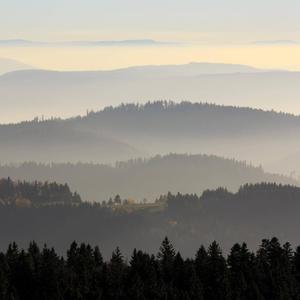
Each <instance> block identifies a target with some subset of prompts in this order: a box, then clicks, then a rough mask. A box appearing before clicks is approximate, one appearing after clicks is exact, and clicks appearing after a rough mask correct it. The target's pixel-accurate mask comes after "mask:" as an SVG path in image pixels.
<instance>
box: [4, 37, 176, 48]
mask: <svg viewBox="0 0 300 300" xmlns="http://www.w3.org/2000/svg"><path fill="white" fill-rule="evenodd" d="M171 44H174V43H171V42H160V41H155V40H151V39H134V40H102V41H101V40H100V41H97V40H96V41H65V42H41V41H30V40H24V39H10V40H0V47H37V46H39V47H58V46H60V47H105V46H159V45H171Z"/></svg>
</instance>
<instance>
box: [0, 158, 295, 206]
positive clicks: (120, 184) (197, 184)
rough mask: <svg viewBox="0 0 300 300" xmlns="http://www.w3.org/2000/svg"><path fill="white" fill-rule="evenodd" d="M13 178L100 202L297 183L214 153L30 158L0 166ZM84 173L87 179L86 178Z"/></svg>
mask: <svg viewBox="0 0 300 300" xmlns="http://www.w3.org/2000/svg"><path fill="white" fill-rule="evenodd" d="M1 176H10V177H11V178H13V179H14V180H26V181H33V180H36V179H38V180H40V181H58V182H61V183H64V182H67V183H68V184H69V185H70V187H71V189H72V190H76V191H78V193H79V194H80V195H81V197H82V199H83V200H85V201H95V202H101V201H103V200H108V199H109V198H110V197H112V198H114V197H115V196H116V195H118V194H119V195H121V196H122V197H124V198H129V199H133V200H135V201H142V200H144V199H147V200H148V202H153V201H154V200H155V199H156V198H157V197H159V196H160V195H162V194H165V193H166V192H171V193H177V192H180V193H183V194H186V193H196V194H198V195H201V194H202V192H203V191H204V190H206V189H216V188H218V187H220V186H222V187H225V188H227V189H228V190H229V191H232V192H235V191H237V190H238V189H239V187H240V186H241V185H244V184H246V183H257V182H276V183H283V184H295V185H296V184H297V183H298V182H297V181H296V180H293V179H291V178H289V177H285V176H280V175H276V174H270V173H267V172H265V171H264V170H263V169H262V167H255V166H253V165H250V164H247V163H246V162H241V161H237V160H234V159H225V158H222V157H218V156H214V155H187V154H168V155H164V156H159V155H158V156H155V157H152V158H149V159H134V160H129V161H124V162H118V163H116V164H115V165H104V164H91V163H77V164H70V163H52V164H38V163H34V162H28V163H23V164H20V165H2V166H0V177H1ZM87 178H88V180H87Z"/></svg>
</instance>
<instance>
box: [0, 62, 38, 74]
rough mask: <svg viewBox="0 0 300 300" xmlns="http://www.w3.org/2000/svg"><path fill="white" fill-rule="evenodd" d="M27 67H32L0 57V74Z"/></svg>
mask: <svg viewBox="0 0 300 300" xmlns="http://www.w3.org/2000/svg"><path fill="white" fill-rule="evenodd" d="M27 69H33V67H32V66H30V65H27V64H24V63H22V62H19V61H16V60H13V59H7V58H0V75H2V74H5V73H8V72H13V71H20V70H27Z"/></svg>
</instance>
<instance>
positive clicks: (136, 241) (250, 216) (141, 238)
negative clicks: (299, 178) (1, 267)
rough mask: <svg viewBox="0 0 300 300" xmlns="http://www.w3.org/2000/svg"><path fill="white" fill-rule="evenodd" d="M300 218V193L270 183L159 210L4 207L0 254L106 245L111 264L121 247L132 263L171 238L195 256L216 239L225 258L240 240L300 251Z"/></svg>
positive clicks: (178, 201) (180, 197) (167, 198)
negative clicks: (13, 246) (33, 244)
mask: <svg viewBox="0 0 300 300" xmlns="http://www.w3.org/2000/svg"><path fill="white" fill-rule="evenodd" d="M299 211H300V188H297V187H294V186H287V185H286V186H283V185H276V184H267V183H262V184H256V185H245V186H243V187H242V188H241V189H240V190H239V191H238V192H237V193H231V192H228V191H227V190H226V189H223V188H219V189H216V190H210V191H205V192H204V193H203V194H202V195H201V196H197V195H195V194H170V193H169V194H167V195H163V196H161V197H160V198H159V199H158V201H157V202H156V203H154V204H134V203H131V202H127V201H126V202H124V203H120V202H119V201H118V202H115V203H112V204H108V203H106V204H102V205H100V204H88V203H78V204H77V205H39V206H35V207H29V208H28V207H22V206H21V207H20V206H16V205H0V225H1V226H0V236H1V239H0V249H4V248H6V246H7V244H8V243H9V242H11V241H16V242H17V243H18V244H20V246H22V247H24V246H25V245H27V243H28V241H31V240H36V241H37V242H38V243H39V244H40V245H43V244H44V243H47V244H48V245H50V246H55V247H56V248H57V250H58V251H59V252H61V251H65V250H66V249H67V248H68V247H69V245H70V243H71V242H72V241H74V240H76V241H85V242H86V243H92V244H97V245H100V246H101V249H102V251H103V254H104V255H105V257H108V256H109V255H110V254H111V251H112V250H113V249H115V248H116V247H117V246H119V247H120V248H121V249H122V251H123V253H124V255H126V256H127V257H128V256H129V255H131V251H132V248H133V247H137V248H140V249H143V250H146V251H149V252H151V253H154V252H155V251H156V249H157V248H158V247H159V244H160V242H161V240H162V239H163V238H164V237H165V236H166V235H167V236H169V237H170V239H172V240H173V242H174V243H175V244H176V246H177V248H178V250H179V251H180V252H181V253H182V254H183V255H188V256H191V255H194V253H195V252H196V250H197V248H198V247H199V244H204V245H208V244H210V243H211V242H212V241H214V240H218V241H219V242H220V244H221V245H222V247H223V248H224V250H225V251H228V250H229V248H230V247H231V246H232V244H233V243H235V242H239V241H245V242H247V243H248V244H249V247H250V248H251V249H253V248H254V247H256V245H257V244H258V243H260V241H261V239H263V238H265V237H272V236H275V234H276V235H277V236H278V237H279V238H280V239H281V240H284V241H286V240H288V241H290V242H291V243H292V244H293V245H299V244H300V237H299V230H298V229H299V226H300V220H299Z"/></svg>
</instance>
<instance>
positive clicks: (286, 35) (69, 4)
mask: <svg viewBox="0 0 300 300" xmlns="http://www.w3.org/2000/svg"><path fill="white" fill-rule="evenodd" d="M0 20H1V26H0V40H6V39H27V40H34V41H48V42H57V41H74V40H125V39H154V40H158V41H169V42H180V43H182V44H183V45H184V46H178V47H164V48H160V49H149V48H145V47H144V48H143V47H141V48H139V49H137V48H135V49H134V50H133V49H124V47H123V48H118V47H114V48H112V49H108V48H106V49H74V48H72V49H71V48H70V47H68V48H62V47H60V49H54V48H48V49H46V48H45V47H44V48H43V49H41V48H37V47H35V48H30V49H29V48H27V49H19V48H17V47H16V48H3V47H0V57H6V58H13V59H17V60H20V61H22V62H24V63H27V64H30V65H33V66H35V67H38V68H48V69H61V70H76V69H78V70H82V69H99V68H100V69H110V68H117V67H125V66H129V65H140V64H162V63H164V62H165V63H187V62H190V61H212V62H216V61H218V62H231V63H245V64H251V65H254V66H259V67H270V68H288V69H297V70H298V69H300V59H299V58H298V56H299V55H297V53H299V50H300V1H299V0H284V1H283V0H251V1H249V0H248V1H241V0H226V1H225V0H151V1H150V0H26V1H24V0H0ZM278 40H280V41H281V40H284V41H286V40H288V41H295V42H298V43H299V44H297V43H296V44H290V45H287V44H284V43H283V44H281V43H279V44H278V43H273V41H278ZM258 41H259V42H261V41H263V42H268V44H267V45H266V44H265V43H260V44H259V45H257V44H255V43H256V42H258ZM108 58H109V59H108ZM93 61H94V62H93Z"/></svg>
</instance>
